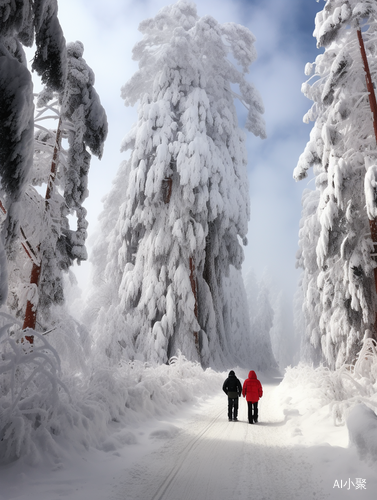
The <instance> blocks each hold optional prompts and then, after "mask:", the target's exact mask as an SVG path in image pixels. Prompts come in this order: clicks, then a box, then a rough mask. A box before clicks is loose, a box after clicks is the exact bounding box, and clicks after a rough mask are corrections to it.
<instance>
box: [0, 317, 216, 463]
mask: <svg viewBox="0 0 377 500" xmlns="http://www.w3.org/2000/svg"><path fill="white" fill-rule="evenodd" d="M1 319H2V321H4V320H6V324H4V325H3V326H2V328H1V329H0V463H2V464H4V463H8V462H10V461H14V460H17V459H18V458H21V457H22V458H24V459H25V460H26V461H27V462H28V463H31V464H35V463H38V462H40V461H42V460H44V459H46V458H47V459H49V460H53V461H55V462H59V461H61V459H62V458H63V457H64V455H65V454H66V453H67V450H68V452H69V451H70V450H71V449H76V450H81V451H82V449H87V448H89V447H96V448H98V449H103V450H104V451H107V450H108V449H110V448H111V449H113V447H114V446H120V444H119V443H123V444H127V443H129V444H132V443H135V442H137V438H136V437H135V435H134V434H133V433H132V432H131V431H128V430H126V429H127V426H130V425H137V424H138V423H139V422H140V421H141V420H143V419H147V418H150V417H156V416H162V415H166V414H174V413H175V412H176V411H177V409H178V408H179V406H180V405H182V404H183V403H187V402H194V401H195V400H197V398H200V397H201V396H205V395H208V394H210V393H213V391H214V390H216V389H218V388H219V387H221V384H222V382H223V380H222V379H223V376H222V375H221V374H219V373H216V372H214V371H212V370H210V369H208V370H205V371H203V369H202V368H201V366H200V365H199V364H198V363H192V362H189V361H187V360H186V358H185V357H184V356H182V355H181V354H179V355H178V356H177V357H175V358H172V359H171V360H170V364H164V365H157V366H152V365H149V364H146V363H144V362H141V361H134V362H129V361H128V360H121V362H120V363H119V364H118V365H117V366H116V367H111V368H110V367H107V366H106V365H103V364H102V358H98V359H94V360H93V363H90V364H88V366H87V369H86V370H82V369H81V368H82V362H83V359H85V357H84V351H85V349H81V355H80V356H81V357H82V359H81V361H80V362H78V361H77V356H76V357H75V356H72V351H74V350H75V349H76V350H77V348H78V346H79V340H77V342H76V345H75V344H73V343H72V349H71V352H70V353H69V352H68V351H67V349H66V348H64V342H63V340H61V341H60V342H59V340H58V338H55V340H54V337H52V342H53V343H54V345H56V346H58V347H59V353H62V354H63V356H64V358H63V356H62V357H60V356H59V353H58V351H57V350H56V349H55V348H54V347H53V346H52V345H51V343H50V342H49V341H48V340H47V336H48V335H50V336H53V334H55V335H58V334H61V333H62V332H61V330H59V329H58V327H57V330H56V331H51V332H50V333H49V334H48V335H41V334H39V333H37V332H33V334H34V345H33V346H31V345H30V344H29V343H27V342H24V341H23V339H22V331H21V330H20V329H19V328H18V325H14V324H15V320H14V318H12V317H11V316H8V315H4V314H3V313H2V317H1ZM71 326H72V325H71ZM10 332H11V333H10ZM80 356H79V357H80ZM70 358H72V359H70ZM86 359H87V361H88V358H86ZM117 424H119V425H120V426H121V429H122V432H126V434H125V436H126V437H124V436H123V437H124V439H126V441H124V439H123V438H122V439H120V440H119V443H118V444H116V442H117V440H112V438H111V434H112V432H113V431H114V425H115V426H116V425H117ZM63 442H64V447H62V446H61V443H63Z"/></svg>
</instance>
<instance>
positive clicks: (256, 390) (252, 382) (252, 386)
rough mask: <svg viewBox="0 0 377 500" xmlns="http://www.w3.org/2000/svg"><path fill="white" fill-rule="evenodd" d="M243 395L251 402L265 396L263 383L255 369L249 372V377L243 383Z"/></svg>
mask: <svg viewBox="0 0 377 500" xmlns="http://www.w3.org/2000/svg"><path fill="white" fill-rule="evenodd" d="M242 396H243V397H245V396H246V401H247V402H249V403H256V402H257V401H259V398H261V397H262V396H263V389H262V384H261V383H260V382H259V380H258V379H257V376H256V374H255V371H253V370H252V371H250V372H249V378H247V379H246V380H245V382H244V383H243V388H242Z"/></svg>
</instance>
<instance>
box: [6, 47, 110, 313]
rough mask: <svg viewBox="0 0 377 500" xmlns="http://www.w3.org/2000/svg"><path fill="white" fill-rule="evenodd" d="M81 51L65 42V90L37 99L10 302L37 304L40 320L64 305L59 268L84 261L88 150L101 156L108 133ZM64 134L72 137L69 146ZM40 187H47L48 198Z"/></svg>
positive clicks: (49, 91) (46, 91)
mask: <svg viewBox="0 0 377 500" xmlns="http://www.w3.org/2000/svg"><path fill="white" fill-rule="evenodd" d="M83 50H84V47H83V45H82V43H81V42H75V43H70V44H68V45H67V61H68V75H67V81H66V85H65V87H64V89H63V90H62V91H61V92H58V93H57V92H53V91H52V89H51V87H50V86H48V87H46V88H45V89H44V90H43V91H42V92H41V93H40V94H39V96H38V99H37V113H36V118H35V127H36V133H35V148H34V149H35V151H34V165H33V168H32V170H31V174H30V184H29V185H28V186H27V187H26V190H25V194H24V196H23V197H22V198H21V202H20V205H21V207H20V210H21V221H22V223H21V231H20V239H19V247H18V252H17V254H18V255H17V258H16V260H15V262H14V264H13V265H12V275H13V279H12V280H11V288H10V290H11V293H10V297H9V301H10V306H11V309H12V310H15V311H16V312H17V313H19V314H23V311H24V309H25V300H28V301H29V302H30V304H32V305H33V307H34V308H36V307H38V313H39V315H40V320H42V319H43V320H46V319H47V318H48V315H49V309H50V306H51V305H52V304H62V303H63V300H64V296H63V277H62V271H68V269H69V267H70V266H71V265H72V264H73V262H74V260H77V262H79V263H80V262H81V261H82V260H86V258H87V252H86V247H85V240H86V236H87V232H86V228H87V221H86V218H85V216H86V210H85V208H84V207H83V206H82V204H83V202H84V201H85V199H86V197H87V196H88V187H87V185H88V171H89V166H90V160H91V154H90V153H89V149H90V151H91V152H92V153H93V154H95V155H96V156H98V157H101V156H102V150H103V144H104V141H105V138H106V135H107V119H106V114H105V111H104V109H103V107H102V105H101V103H100V99H99V96H98V94H97V92H96V91H95V89H94V87H93V85H94V73H93V71H92V70H91V68H90V67H89V66H88V65H87V63H86V61H85V60H84V59H83V57H82V56H83ZM48 117H50V119H51V118H52V119H55V121H56V122H58V123H57V124H56V129H55V130H48V129H46V128H45V127H44V126H43V125H42V124H43V123H44V122H45V120H46V118H48ZM62 138H63V139H67V140H68V150H66V149H65V147H64V144H65V143H64V144H62ZM37 186H40V187H45V188H46V186H47V190H46V195H45V196H44V195H41V194H40V190H36V189H35V188H36V187H37ZM68 216H76V219H77V228H76V229H71V228H70V225H69V220H68ZM22 246H23V247H24V249H25V250H26V251H27V252H25V251H24V250H23V249H22V248H21V247H22ZM32 262H34V263H35V264H36V265H37V266H38V267H39V269H40V271H39V272H40V276H39V280H38V282H39V286H38V284H37V283H30V284H29V281H30V266H31V264H32ZM17 270H18V271H17Z"/></svg>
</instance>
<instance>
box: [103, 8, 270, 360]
mask: <svg viewBox="0 0 377 500" xmlns="http://www.w3.org/2000/svg"><path fill="white" fill-rule="evenodd" d="M139 29H140V31H141V32H142V33H143V35H144V38H143V40H142V41H141V42H139V43H138V44H137V45H136V46H135V48H134V52H133V56H134V59H135V60H137V61H139V70H138V71H137V72H136V74H135V75H134V76H133V77H132V78H131V80H130V81H129V82H128V83H127V84H126V85H125V86H124V87H123V89H122V96H123V98H124V100H125V103H126V105H134V104H135V103H136V102H138V103H139V109H138V122H137V124H136V126H135V127H134V129H133V130H132V131H131V133H130V134H129V135H128V136H127V137H126V138H125V140H124V142H123V150H124V151H126V150H128V149H130V150H131V156H130V159H129V160H128V161H127V162H125V164H123V165H122V166H121V170H120V172H119V174H118V178H117V180H116V182H115V186H114V188H113V191H112V192H111V193H110V195H109V196H108V198H107V200H106V203H105V210H104V214H103V216H102V222H101V224H102V226H101V236H100V239H101V241H100V242H99V245H98V247H97V248H96V249H95V251H94V256H95V257H94V259H95V262H97V263H99V265H98V267H97V271H96V274H97V275H98V280H101V286H100V290H99V291H98V294H99V295H100V296H103V295H104V296H105V297H107V299H106V302H107V304H109V303H110V304H111V305H107V304H105V305H104V306H103V307H100V309H99V311H98V320H97V323H96V329H97V332H98V336H100V335H101V334H103V332H106V334H107V335H109V336H110V337H111V339H110V338H108V337H107V340H106V341H105V340H104V339H102V340H103V341H104V342H105V348H106V349H107V352H108V355H109V356H115V355H116V353H118V354H119V352H120V347H119V346H122V348H124V349H125V350H126V354H127V355H128V356H129V357H131V358H132V357H135V356H136V357H138V356H139V357H142V358H143V359H146V360H150V361H155V362H165V361H167V360H168V359H169V357H170V356H172V355H173V354H176V352H177V351H178V350H181V351H182V352H183V353H184V354H185V356H187V357H188V358H190V359H199V358H200V360H201V362H202V363H203V364H205V365H206V364H208V363H209V362H210V360H212V361H214V358H215V357H216V356H217V362H218V363H220V362H222V363H224V362H225V360H226V357H227V354H228V352H229V344H230V343H231V342H232V339H231V335H232V332H231V331H227V330H228V328H225V324H224V322H225V321H226V319H225V318H224V314H226V313H224V311H226V310H227V307H226V303H225V300H226V299H225V295H224V277H225V276H228V274H229V268H230V266H233V267H234V268H235V269H237V270H238V272H239V269H240V267H241V263H242V260H243V250H242V247H241V245H240V243H239V239H240V240H241V241H243V242H244V243H246V232H247V221H248V216H249V201H248V199H249V194H248V184H247V175H246V151H245V135H244V133H243V132H242V131H241V130H240V129H239V128H238V122H237V115H236V111H235V106H234V98H235V97H239V98H240V100H241V101H242V102H243V103H244V104H245V105H246V107H247V108H248V117H247V122H246V127H247V128H248V129H249V130H250V131H252V132H253V133H254V134H255V135H257V136H260V137H264V134H265V133H264V124H263V120H262V118H261V113H262V112H263V107H262V104H261V100H260V98H259V96H258V93H257V92H256V90H255V89H254V87H253V86H252V85H251V84H249V83H248V82H247V81H246V80H245V77H244V74H245V72H246V71H247V70H248V67H249V66H250V64H251V63H252V62H253V61H254V59H255V57H256V53H255V49H254V37H253V35H252V34H251V33H250V32H249V31H248V30H247V29H246V28H244V27H242V26H239V25H236V24H233V23H226V24H223V25H220V24H218V23H217V22H216V21H215V20H214V19H213V18H212V17H210V16H205V17H203V18H199V17H198V15H197V13H196V8H195V6H194V5H193V4H192V3H189V2H186V1H179V2H177V3H176V4H174V5H172V6H169V7H165V8H164V9H162V10H161V11H160V12H159V13H158V14H157V16H156V17H155V18H153V19H148V20H146V21H144V22H142V23H141V25H140V27H139ZM234 63H236V64H238V65H239V66H240V67H241V68H242V69H240V70H239V69H237V68H236V67H235V65H234ZM234 86H238V88H239V93H240V95H239V96H237V95H236V94H235V92H234V90H233V89H234ZM105 262H106V263H107V264H105ZM110 298H111V299H110ZM114 299H115V301H114ZM96 303H98V301H97V302H96ZM244 314H246V313H245V312H244ZM245 334H247V332H245ZM215 353H217V354H215Z"/></svg>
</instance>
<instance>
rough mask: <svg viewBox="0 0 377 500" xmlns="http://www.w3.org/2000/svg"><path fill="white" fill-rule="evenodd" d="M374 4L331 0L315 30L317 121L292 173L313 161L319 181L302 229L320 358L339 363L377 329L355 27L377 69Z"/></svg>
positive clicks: (372, 144)
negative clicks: (359, 29) (376, 327)
mask: <svg viewBox="0 0 377 500" xmlns="http://www.w3.org/2000/svg"><path fill="white" fill-rule="evenodd" d="M376 14H377V5H376V3H375V2H371V1H360V0H357V1H356V0H328V1H327V2H326V5H325V7H324V9H323V11H322V12H319V13H318V14H317V17H316V23H315V31H314V35H315V36H316V38H317V42H318V43H317V46H318V47H323V48H324V52H323V54H321V55H319V56H318V57H317V58H316V61H315V64H308V65H307V68H306V74H307V75H310V74H311V73H313V71H314V75H313V76H312V77H311V79H310V80H309V81H308V82H306V84H304V86H303V92H304V94H305V95H306V96H307V97H309V98H310V99H312V100H313V101H314V104H313V106H312V108H311V110H310V111H309V112H308V113H307V115H306V116H305V118H304V121H306V122H308V121H309V120H313V121H314V120H315V124H314V127H313V129H312V131H311V134H310V140H309V142H308V144H307V145H306V148H305V151H304V153H303V154H302V155H301V157H300V159H299V162H298V165H297V167H296V169H295V172H294V177H295V178H296V180H299V179H302V178H304V177H306V176H307V171H308V169H309V168H310V167H311V166H313V171H314V175H315V182H316V189H315V191H314V192H313V191H308V190H307V191H305V193H304V196H303V212H302V221H301V228H300V237H299V238H300V241H299V244H300V253H299V258H298V262H299V265H300V266H301V267H302V268H303V270H304V273H303V279H302V287H303V293H304V304H303V308H304V314H305V318H306V334H305V335H306V339H307V342H309V343H310V344H311V345H312V349H313V351H312V357H313V359H315V360H319V359H321V360H322V361H325V362H326V363H327V364H328V365H329V366H330V367H333V368H334V367H338V366H340V365H342V364H343V363H345V362H351V363H352V362H354V361H355V359H356V355H357V353H358V352H359V350H360V348H361V343H362V340H363V338H364V336H366V337H368V336H375V337H376V332H375V318H376V291H375V279H374V268H375V267H376V261H375V259H374V257H373V253H374V252H375V249H374V246H373V241H372V237H371V230H370V222H369V221H368V216H369V219H371V220H372V225H373V219H374V217H375V215H376V214H377V211H376V210H375V208H374V207H375V204H376V203H375V200H376V191H375V187H374V186H375V184H373V183H374V182H375V180H374V177H373V172H374V169H375V168H376V167H373V165H376V164H377V158H376V137H375V135H374V131H373V117H372V114H371V110H370V105H369V98H368V92H367V87H366V78H365V71H364V67H363V60H362V57H361V53H360V44H359V38H358V34H357V30H358V28H359V27H360V26H362V31H363V33H362V36H363V38H364V40H365V46H366V50H367V57H368V59H369V65H370V67H371V69H372V71H373V73H375V72H376V70H377V65H376V63H377V60H376V50H377V46H376V41H375V40H376V27H377V25H376V19H377V15H376ZM366 172H367V174H366ZM370 179H372V182H371V181H370ZM364 186H365V188H366V190H365V189H364ZM366 205H367V207H368V211H367V210H366V209H365V207H366ZM306 351H308V350H307V349H306Z"/></svg>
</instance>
